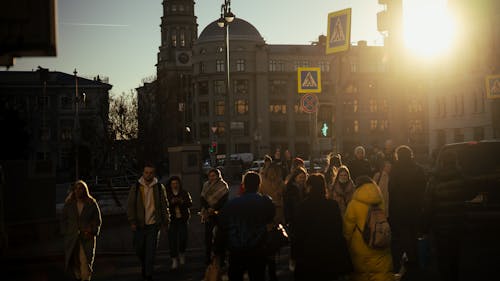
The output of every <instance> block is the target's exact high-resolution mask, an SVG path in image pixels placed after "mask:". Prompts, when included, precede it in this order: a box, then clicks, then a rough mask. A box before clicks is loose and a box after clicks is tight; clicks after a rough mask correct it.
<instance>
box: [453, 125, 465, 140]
mask: <svg viewBox="0 0 500 281" xmlns="http://www.w3.org/2000/svg"><path fill="white" fill-rule="evenodd" d="M454 141H455V142H463V141H464V129H462V128H455V130H454Z"/></svg>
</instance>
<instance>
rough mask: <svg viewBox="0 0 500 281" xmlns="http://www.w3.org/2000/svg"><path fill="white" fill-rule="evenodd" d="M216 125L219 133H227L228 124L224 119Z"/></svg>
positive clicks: (222, 134) (220, 134) (221, 134)
mask: <svg viewBox="0 0 500 281" xmlns="http://www.w3.org/2000/svg"><path fill="white" fill-rule="evenodd" d="M215 126H216V127H217V135H219V136H224V134H225V133H226V124H225V123H224V122H222V121H217V122H215Z"/></svg>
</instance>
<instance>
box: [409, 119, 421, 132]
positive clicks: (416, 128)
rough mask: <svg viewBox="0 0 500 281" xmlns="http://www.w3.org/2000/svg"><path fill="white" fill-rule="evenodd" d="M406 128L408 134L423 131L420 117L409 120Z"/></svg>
mask: <svg viewBox="0 0 500 281" xmlns="http://www.w3.org/2000/svg"><path fill="white" fill-rule="evenodd" d="M408 130H409V132H410V134H421V133H422V132H423V131H424V127H423V123H422V120H420V119H414V120H410V121H409V126H408Z"/></svg>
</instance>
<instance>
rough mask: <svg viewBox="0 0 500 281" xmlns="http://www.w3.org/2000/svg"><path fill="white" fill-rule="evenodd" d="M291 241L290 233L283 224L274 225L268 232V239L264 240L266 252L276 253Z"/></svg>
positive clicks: (268, 253) (267, 253) (269, 253)
mask: <svg viewBox="0 0 500 281" xmlns="http://www.w3.org/2000/svg"><path fill="white" fill-rule="evenodd" d="M289 242H290V240H289V238H288V233H287V232H286V230H285V228H284V227H283V225H282V224H276V225H273V226H272V228H271V229H269V230H268V231H267V233H266V239H265V242H264V249H263V251H264V254H265V255H268V256H270V255H274V254H276V253H277V252H278V251H279V250H280V249H281V248H282V247H285V246H286V245H288V243H289Z"/></svg>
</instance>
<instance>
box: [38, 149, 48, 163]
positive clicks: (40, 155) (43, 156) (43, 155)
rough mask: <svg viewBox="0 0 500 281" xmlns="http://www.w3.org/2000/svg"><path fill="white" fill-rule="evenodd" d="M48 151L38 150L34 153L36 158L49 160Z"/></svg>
mask: <svg viewBox="0 0 500 281" xmlns="http://www.w3.org/2000/svg"><path fill="white" fill-rule="evenodd" d="M49 157H50V153H49V152H47V151H38V152H37V153H36V160H39V161H43V160H49Z"/></svg>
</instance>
